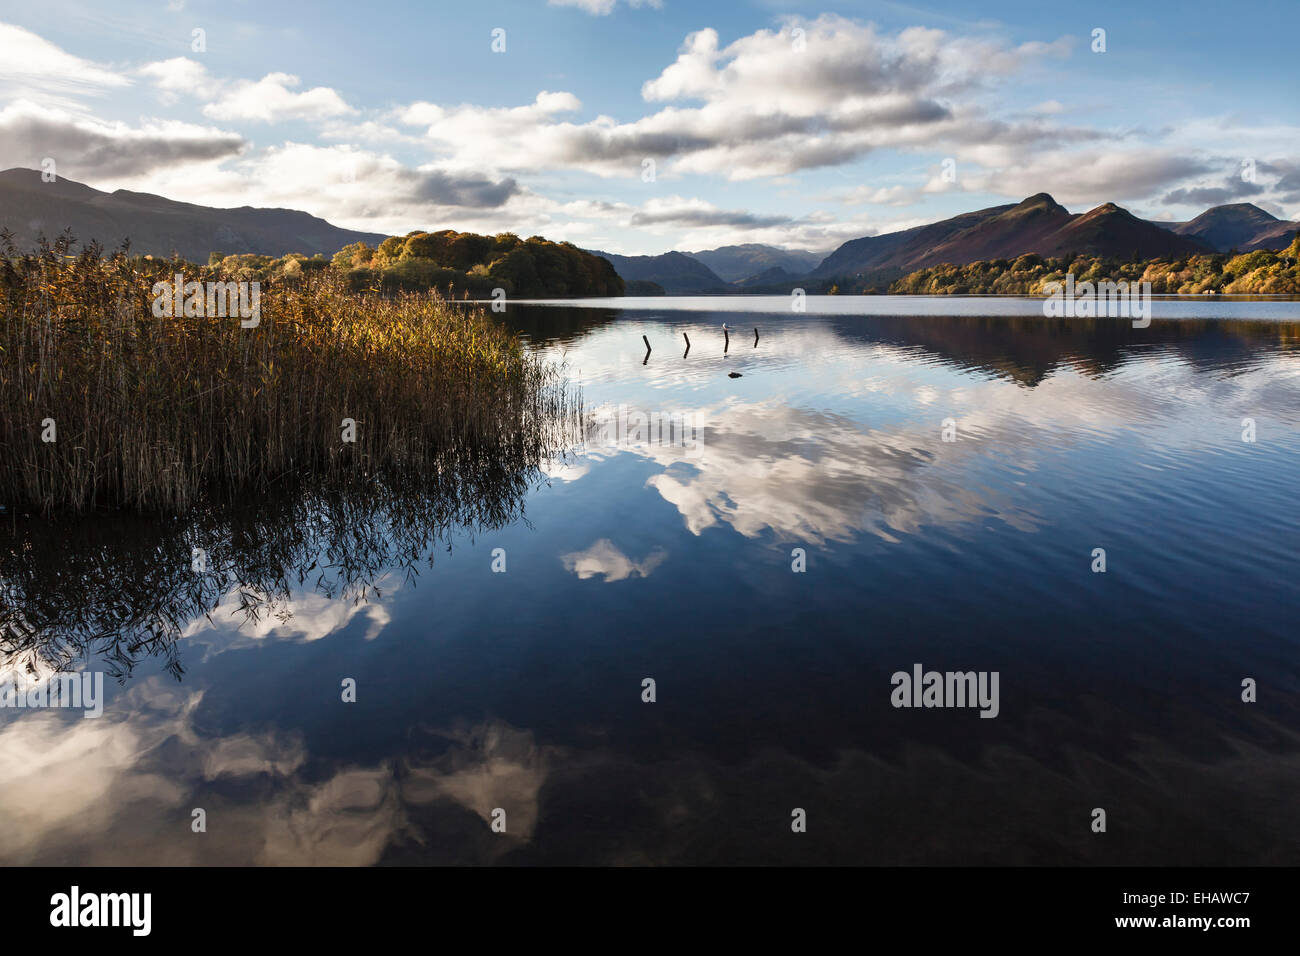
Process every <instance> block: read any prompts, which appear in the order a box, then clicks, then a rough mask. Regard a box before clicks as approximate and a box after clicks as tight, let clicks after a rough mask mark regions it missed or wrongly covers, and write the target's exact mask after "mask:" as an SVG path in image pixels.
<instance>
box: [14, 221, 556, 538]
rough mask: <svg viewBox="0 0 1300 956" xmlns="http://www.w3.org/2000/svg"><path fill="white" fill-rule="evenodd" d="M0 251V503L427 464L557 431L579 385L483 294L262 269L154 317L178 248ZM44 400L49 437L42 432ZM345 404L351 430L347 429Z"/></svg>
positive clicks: (360, 476)
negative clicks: (351, 437) (499, 316)
mask: <svg viewBox="0 0 1300 956" xmlns="http://www.w3.org/2000/svg"><path fill="white" fill-rule="evenodd" d="M72 242H73V240H72V239H71V237H68V236H64V237H61V238H60V239H59V240H58V241H56V242H55V243H54V244H52V245H45V246H43V247H42V248H40V249H39V250H37V251H35V252H33V253H28V254H21V255H20V254H19V253H18V252H17V251H16V250H15V249H14V248H13V246H12V243H10V242H9V241H8V239H7V238H6V239H4V241H3V247H4V248H3V253H4V255H3V262H2V263H0V297H2V298H3V317H2V318H0V504H3V505H6V506H7V507H9V508H11V509H16V510H25V511H29V512H33V513H40V514H46V515H48V514H51V513H54V512H70V513H85V512H90V511H97V510H103V509H130V510H135V511H141V512H153V513H184V512H187V511H189V510H190V509H192V508H194V507H195V506H196V505H198V504H199V503H201V502H204V501H213V500H221V499H226V500H229V499H234V498H247V497H249V496H254V495H258V494H265V493H267V492H268V491H269V490H270V489H271V488H272V486H273V485H291V484H293V483H294V482H296V481H299V480H302V479H304V478H306V479H310V480H311V482H312V483H313V485H314V486H316V487H321V486H323V485H328V484H331V483H337V484H349V483H352V484H355V483H358V482H361V483H365V482H368V481H381V482H382V483H384V484H385V485H387V486H389V487H393V486H396V485H400V484H401V483H402V482H413V483H416V484H419V483H420V482H427V481H437V480H439V479H438V476H439V475H443V474H445V473H446V472H447V470H448V469H456V468H462V467H467V466H468V467H469V468H470V470H471V471H482V470H483V468H484V467H490V465H491V463H492V461H493V460H495V459H501V460H502V461H505V462H509V463H510V467H516V466H517V464H518V463H519V462H520V461H526V460H530V459H531V460H534V461H537V460H540V459H542V458H545V457H547V456H548V455H549V454H550V453H551V452H552V451H553V450H554V449H553V446H554V443H555V435H554V431H555V429H556V428H562V427H563V426H564V423H565V422H566V421H568V420H569V419H571V418H572V417H573V416H574V415H575V414H578V411H577V408H578V404H579V402H580V399H579V398H578V397H577V396H576V395H574V394H572V393H571V392H570V391H569V390H568V389H567V387H566V386H565V383H564V382H563V380H562V370H560V369H557V368H556V367H554V366H552V365H549V364H546V363H544V362H543V361H542V360H540V359H538V358H537V357H536V356H533V355H531V354H529V353H528V352H526V351H525V350H524V349H523V348H522V346H521V345H520V343H519V341H518V339H517V338H516V337H514V336H513V335H511V334H509V333H508V332H507V331H506V330H504V329H502V328H501V327H500V326H498V325H497V324H495V323H494V322H493V321H492V320H491V319H490V317H489V316H487V315H486V314H485V313H484V312H482V311H481V310H478V311H475V310H471V309H469V308H466V307H463V306H458V305H451V304H449V303H448V302H447V301H445V300H444V299H442V298H440V297H439V296H438V295H436V294H434V293H413V292H411V293H401V294H397V295H383V294H380V293H379V292H378V291H361V292H357V291H352V290H350V289H349V288H348V287H347V284H346V281H345V280H344V279H343V278H342V277H341V276H339V275H338V274H337V273H335V272H334V271H333V270H323V271H321V272H317V273H312V274H304V275H303V276H302V277H300V278H297V279H295V280H293V281H290V280H275V281H270V282H265V283H263V284H262V287H261V316H260V324H259V325H258V326H257V327H256V328H242V327H241V323H240V319H239V318H238V317H226V318H223V317H217V316H195V317H161V318H159V317H156V316H155V315H154V314H153V310H152V308H151V306H152V304H153V302H154V298H155V297H154V294H153V288H154V283H156V282H159V281H168V280H170V279H171V278H172V277H173V276H174V275H175V274H176V273H177V272H178V271H180V272H183V273H184V274H185V278H186V279H187V280H198V281H207V280H219V279H221V278H223V277H221V276H219V275H215V274H212V273H211V272H210V271H209V270H198V269H196V268H195V267H193V266H185V264H178V263H175V262H163V261H150V260H141V259H139V258H135V259H133V258H131V257H130V256H129V255H128V254H127V253H126V251H125V250H123V251H119V252H118V253H115V254H113V255H110V256H104V255H103V254H102V251H101V250H99V249H97V248H90V249H87V250H86V251H84V252H83V253H81V254H80V255H75V256H74V255H71V254H70V252H69V250H70V249H71V248H72ZM47 419H53V420H54V422H55V427H56V429H57V440H56V441H54V442H46V441H43V440H42V434H43V433H45V432H47V429H45V427H44V426H43V424H42V423H43V422H45V421H46V420H47ZM344 419H353V420H354V421H355V423H356V426H355V442H345V441H344V440H343V420H344Z"/></svg>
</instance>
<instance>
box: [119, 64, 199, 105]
mask: <svg viewBox="0 0 1300 956" xmlns="http://www.w3.org/2000/svg"><path fill="white" fill-rule="evenodd" d="M136 72H138V73H139V74H140V75H141V76H144V77H147V78H148V79H150V80H152V81H153V83H154V85H155V86H157V87H158V89H159V90H160V91H161V92H162V96H163V102H165V103H173V102H175V101H176V100H177V99H178V98H179V97H180V95H181V94H182V93H185V94H188V95H190V96H198V97H210V96H216V95H217V92H218V90H219V89H220V84H219V83H217V82H216V81H215V80H213V79H212V77H211V76H210V75H209V74H208V69H207V67H205V66H204V65H203V64H202V63H199V62H198V61H197V60H191V59H190V58H189V57H185V56H175V57H172V58H171V59H170V60H159V61H158V62H156V63H146V64H145V65H144V66H142V67H140V69H139V70H137V71H136Z"/></svg>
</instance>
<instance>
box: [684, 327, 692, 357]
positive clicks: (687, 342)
mask: <svg viewBox="0 0 1300 956" xmlns="http://www.w3.org/2000/svg"><path fill="white" fill-rule="evenodd" d="M682 338H684V339H685V340H686V351H685V352H683V353H682V358H686V356H688V355H690V354H691V337H690V336H689V335H687V334H686V333H685V332H683V333H682Z"/></svg>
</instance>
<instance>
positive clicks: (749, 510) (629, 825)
mask: <svg viewBox="0 0 1300 956" xmlns="http://www.w3.org/2000/svg"><path fill="white" fill-rule="evenodd" d="M688 301H689V302H691V303H694V304H691V305H687V306H683V303H684V302H688ZM809 301H810V302H812V303H813V306H812V307H810V308H809V312H808V313H807V314H790V313H789V312H771V311H763V310H752V311H746V312H744V314H741V312H739V311H737V310H739V309H748V308H749V306H748V304H746V303H740V304H737V303H736V302H735V301H734V300H726V301H724V302H721V303H720V302H718V300H716V299H711V300H709V299H706V300H672V301H668V300H638V301H637V302H634V303H631V304H633V305H636V306H638V308H610V307H608V304H604V303H584V306H586V307H583V308H573V307H564V306H551V307H544V306H530V307H521V306H512V307H511V309H510V312H509V313H508V314H507V315H505V316H503V317H501V318H502V319H503V320H504V321H506V322H508V323H509V324H511V325H512V326H513V327H514V328H516V329H518V330H519V331H520V332H521V333H523V334H524V336H525V337H526V339H527V341H528V343H529V346H530V347H531V348H535V349H539V350H541V351H543V352H544V353H545V354H547V355H548V356H551V357H553V358H555V359H556V360H560V361H564V362H566V363H567V367H568V372H569V376H570V378H571V379H572V381H573V382H574V383H575V384H577V385H580V386H581V390H582V399H583V404H584V408H585V409H586V412H587V413H588V416H589V417H590V418H591V419H593V420H597V421H608V420H609V419H610V417H611V416H615V417H617V416H618V415H620V414H623V415H636V414H644V415H646V416H647V417H649V416H652V415H658V416H659V417H660V418H661V419H667V420H670V421H681V422H689V423H692V424H694V425H695V426H698V431H697V432H694V433H692V434H693V436H694V438H695V440H694V441H690V442H684V443H683V442H676V443H674V442H673V441H672V440H664V441H657V442H639V441H636V440H634V439H633V437H632V436H628V437H625V438H622V439H620V438H619V436H617V434H616V435H614V437H613V439H612V440H611V439H610V436H609V435H608V434H604V435H598V434H596V433H595V432H594V431H591V430H590V429H589V431H588V437H587V440H586V441H585V442H584V443H579V444H575V445H574V446H573V447H572V449H571V450H570V452H569V453H568V454H565V455H560V456H557V458H556V459H555V460H552V461H548V462H546V463H544V467H543V469H542V471H541V472H540V473H537V474H526V475H524V476H523V480H522V481H520V482H517V483H513V484H512V483H510V482H504V484H505V485H506V486H508V487H503V488H502V490H501V491H500V494H499V496H494V495H486V497H489V498H492V500H491V501H490V502H488V505H487V506H485V507H484V508H483V509H482V510H481V513H479V514H477V515H476V516H474V520H472V521H469V520H460V521H458V520H455V519H454V518H451V517H448V518H446V519H445V520H444V519H443V518H439V519H438V520H437V521H436V522H433V523H434V524H436V525H437V527H436V531H437V534H436V535H435V536H434V537H432V538H431V539H430V540H429V541H427V542H423V543H422V542H421V541H420V540H419V539H420V535H418V534H416V535H414V537H412V536H411V535H410V531H411V527H410V526H409V525H403V524H401V523H400V522H399V521H397V520H395V519H394V517H393V514H392V513H391V512H388V511H385V512H383V513H382V514H380V515H379V516H378V517H375V516H373V515H369V514H359V515H358V514H355V513H353V512H349V511H347V510H346V509H342V508H339V509H334V510H331V509H330V508H329V507H328V506H320V507H317V506H314V505H308V506H307V507H305V508H304V507H302V506H301V503H299V506H297V507H295V506H294V505H292V504H290V505H276V506H274V507H273V506H272V505H271V504H269V503H268V504H265V505H262V504H251V505H250V507H249V512H248V514H244V515H240V516H238V517H234V518H227V517H221V518H219V519H213V522H212V523H211V524H210V525H209V526H208V527H207V529H206V530H205V532H204V534H205V535H207V540H215V539H214V537H213V536H214V535H217V536H218V537H220V536H222V535H224V539H223V540H226V541H227V542H228V543H229V545H230V548H231V549H233V551H237V552H238V553H239V554H241V555H244V556H245V558H246V559H247V560H246V565H241V567H245V566H248V567H252V566H253V565H256V567H257V574H258V575H259V577H258V581H257V582H256V583H254V582H252V581H249V580H244V581H241V582H240V583H241V584H243V585H244V587H223V588H221V589H219V590H218V591H217V592H213V593H200V592H197V591H195V590H194V589H195V587H196V585H195V583H194V580H195V579H194V575H193V572H192V571H191V569H190V566H189V555H190V545H191V544H192V543H193V541H194V540H196V539H194V537H193V534H192V532H190V531H187V530H186V529H185V528H184V527H182V526H180V525H178V524H177V523H175V522H171V523H158V522H145V521H141V520H139V519H117V520H114V521H104V520H102V519H101V520H100V521H98V522H93V523H89V524H85V523H83V524H80V525H77V526H76V527H68V526H60V527H59V528H58V529H52V528H43V527H42V526H41V525H39V523H35V522H19V521H13V522H12V527H11V529H10V531H9V532H8V537H6V535H4V534H0V545H3V548H2V549H0V550H4V551H5V552H6V557H5V558H4V563H3V565H0V582H3V584H4V586H5V592H4V593H5V595H6V597H7V598H8V599H9V600H10V601H24V600H25V601H28V602H30V603H31V605H32V606H33V607H37V605H39V610H38V611H32V612H30V613H29V614H28V619H29V621H30V624H31V627H32V628H33V629H34V631H35V632H36V633H37V639H36V646H37V647H38V650H39V651H40V653H36V654H35V655H33V653H32V651H31V647H32V644H31V642H30V641H29V642H28V644H27V645H25V646H26V648H27V651H26V652H25V656H24V655H20V654H11V655H10V659H9V664H8V666H9V667H11V668H13V667H28V666H29V665H30V666H35V667H37V669H38V670H39V667H40V666H41V665H42V663H43V662H48V661H50V660H55V659H57V658H58V657H59V655H60V654H62V655H64V657H65V659H77V660H79V661H80V663H79V664H78V666H80V667H88V668H92V669H104V668H109V669H110V670H111V671H112V673H113V674H114V675H116V676H115V677H113V678H110V680H109V681H108V685H107V698H108V700H107V703H106V705H105V712H104V715H103V717H101V718H99V719H90V720H87V719H82V718H81V717H80V714H72V713H67V712H62V711H53V710H47V711H14V710H2V711H0V827H2V828H3V831H2V832H3V834H4V840H3V841H0V861H2V862H4V863H96V864H106V863H158V864H173V863H271V864H280V863H288V864H326V863H328V864H422V863H508V864H532V863H620V864H638V863H705V864H722V863H759V864H769V863H870V864H926V863H946V864H974V863H993V864H1181V863H1187V864H1289V865H1295V864H1297V863H1300V810H1298V807H1297V798H1296V795H1297V793H1298V792H1300V636H1298V631H1297V626H1296V622H1297V611H1298V609H1300V585H1298V584H1297V581H1300V568H1298V567H1297V555H1298V551H1300V507H1298V506H1297V489H1300V304H1297V303H1285V302H1277V301H1271V302H1270V301H1263V302H1231V303H1230V302H1215V303H1206V304H1202V303H1194V302H1183V301H1178V302H1168V303H1164V304H1163V308H1164V311H1162V304H1161V303H1159V302H1158V303H1157V305H1156V311H1155V315H1156V320H1155V321H1154V322H1153V324H1152V325H1151V327H1150V328H1147V329H1133V328H1131V327H1130V326H1129V324H1128V323H1125V322H1119V321H1110V320H1097V321H1089V320H1060V321H1049V320H1045V319H1043V318H1042V317H1041V315H1037V314H1032V311H1033V310H1031V311H1030V312H1029V313H1027V312H1025V310H1023V308H1022V307H1021V306H1018V305H1013V306H1008V305H1006V303H1007V302H1012V303H1015V302H1018V301H1021V300H988V299H963V300H950V301H949V303H948V304H943V303H935V302H934V300H927V301H925V302H921V301H915V302H908V301H906V300H904V304H901V305H900V304H895V305H894V306H893V307H892V308H885V307H882V306H881V305H880V303H881V302H884V301H885V300H870V299H861V300H857V301H855V300H853V299H851V298H849V297H840V298H839V299H838V300H837V301H834V302H831V303H830V304H829V305H826V304H825V303H826V301H827V300H809ZM894 301H895V302H896V303H897V300H894ZM619 304H621V305H623V306H626V305H628V304H629V303H626V302H623V303H619ZM855 305H856V306H857V308H856V310H855V309H854V306H855ZM767 308H768V309H771V308H774V306H773V305H772V304H771V303H769V304H768V306H767ZM724 309H725V311H724ZM867 309H870V310H872V313H873V314H860V313H862V312H864V311H865V310H867ZM945 309H946V310H947V311H948V312H949V313H951V314H948V315H946V316H945V315H935V314H933V313H935V312H938V311H941V310H945ZM855 311H856V312H857V313H859V314H854V313H855ZM723 322H728V323H729V324H731V325H732V326H733V327H737V326H738V327H739V328H738V329H737V331H734V332H733V333H732V335H731V338H730V342H729V345H728V347H727V348H726V350H725V351H724V340H723V334H722V332H721V330H720V327H721V324H722V323H723ZM755 326H757V327H758V330H759V339H758V342H757V344H755V342H754V335H753V329H754V327H755ZM683 333H686V335H688V336H689V338H690V341H691V349H690V351H689V353H686V354H683V353H684V351H685V340H684V337H683ZM643 335H644V336H646V337H647V338H648V339H649V341H650V344H651V348H652V351H651V352H650V354H649V355H648V356H647V355H646V352H645V347H644V345H643V344H642V336H643ZM730 372H739V373H740V374H741V377H738V378H731V377H729V374H728V373H730ZM620 408H621V409H622V412H620V411H619V410H620ZM946 419H951V422H950V423H949V424H950V426H951V427H952V428H953V429H955V440H954V441H944V440H943V432H944V424H945V420H946ZM1243 419H1252V420H1253V423H1254V430H1255V439H1256V440H1255V441H1253V442H1250V441H1243V427H1244V426H1243ZM466 525H468V527H467V526H466ZM214 528H216V529H218V530H219V533H218V531H214V530H213V529H214ZM187 535H188V536H187ZM15 542H25V543H22V544H21V545H20V546H15ZM393 545H396V546H393ZM403 547H404V548H405V551H404V552H403ZM1097 548H1102V549H1104V550H1105V555H1106V572H1105V573H1094V572H1093V571H1092V566H1093V563H1094V558H1093V552H1094V549H1097ZM220 549H221V548H220V546H218V547H217V550H218V551H220ZM496 549H502V550H501V551H497V550H496ZM795 549H802V554H803V555H804V560H805V561H806V571H804V572H803V573H795V572H794V571H792V562H793V560H794V557H792V555H793V554H794V553H795ZM233 551H232V553H233ZM394 552H402V553H400V554H395V553H394ZM254 553H256V560H253V559H251V558H247V555H250V554H254ZM430 559H431V560H430ZM309 562H310V565H314V566H309ZM502 562H504V568H505V570H504V572H494V571H493V566H494V563H495V564H496V565H497V566H498V567H500V566H501V565H502ZM325 568H329V569H331V570H332V572H333V578H332V579H330V580H333V581H334V584H331V583H330V580H325V581H324V582H322V580H321V570H322V569H325ZM241 574H242V575H243V576H244V577H251V576H252V572H251V571H248V572H241ZM325 577H326V578H329V577H330V576H329V575H326V576H325ZM348 585H351V586H350V587H349V586H348ZM277 589H279V592H280V593H281V594H282V597H281V598H274V597H268V595H271V594H273V593H274V592H276V591H277ZM241 594H242V595H243V597H242V598H241ZM205 602H206V604H205ZM250 603H251V604H252V605H253V610H252V612H251V613H249V612H246V611H241V605H243V606H244V607H246V608H247V607H248V606H249V605H250ZM205 610H207V611H209V613H207V614H205V613H203V612H204V611H205ZM109 618H111V620H112V621H114V622H117V623H113V624H110V623H107V621H108V619H109ZM168 620H171V621H173V622H174V624H175V626H176V627H177V628H179V629H180V631H181V632H182V634H183V636H182V637H181V638H180V639H179V640H176V641H171V640H166V639H163V638H157V639H155V640H152V641H151V640H149V639H148V638H147V637H145V638H140V637H139V636H138V635H139V634H140V633H141V632H145V633H147V632H148V631H149V630H150V628H151V627H154V624H155V623H156V622H160V621H161V622H164V623H165V622H166V621H168ZM124 621H125V622H129V623H130V628H129V629H130V630H132V632H133V633H135V634H137V637H136V638H134V639H131V640H123V639H122V635H121V634H120V633H117V630H121V629H122V628H119V626H118V625H119V624H121V622H124ZM154 630H155V631H160V630H163V631H165V630H166V628H165V627H162V625H159V626H158V627H154ZM918 663H919V664H921V665H922V666H923V667H924V668H925V669H927V670H928V669H935V670H940V671H948V670H963V671H964V670H975V671H997V672H998V673H999V675H1000V701H999V704H1000V712H999V714H998V716H997V717H996V718H995V719H981V718H980V717H979V715H978V712H977V711H976V710H973V709H964V710H963V709H896V708H894V707H893V706H891V703H890V697H891V691H892V686H891V681H890V678H891V675H892V674H893V673H894V672H896V671H910V670H911V669H912V667H913V665H914V664H918ZM345 678H353V679H355V681H356V684H357V701H356V702H355V703H343V702H342V701H341V700H340V694H341V691H340V684H341V682H342V681H343V679H345ZM645 678H653V679H654V680H655V682H656V696H657V700H656V701H655V702H654V703H645V702H643V701H642V681H643V679H645ZM1245 678H1253V679H1254V680H1255V681H1257V683H1258V702H1257V703H1244V702H1243V701H1242V699H1241V694H1242V681H1243V679H1245ZM194 808H203V809H204V810H205V811H206V814H207V833H205V834H195V833H192V832H191V814H192V811H193V809H194ZM497 808H501V809H504V810H505V812H506V820H507V826H506V833H504V834H499V833H494V832H492V830H491V829H490V827H489V822H490V821H491V819H492V815H493V811H494V810H495V809H497ZM794 808H803V809H804V810H805V811H806V813H807V820H808V826H807V832H806V833H793V832H792V831H791V826H790V821H791V812H792V810H793V809H794ZM1094 808H1104V809H1105V811H1106V814H1107V832H1105V833H1104V834H1098V833H1093V832H1092V831H1091V829H1090V824H1091V822H1092V813H1093V810H1094Z"/></svg>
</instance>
